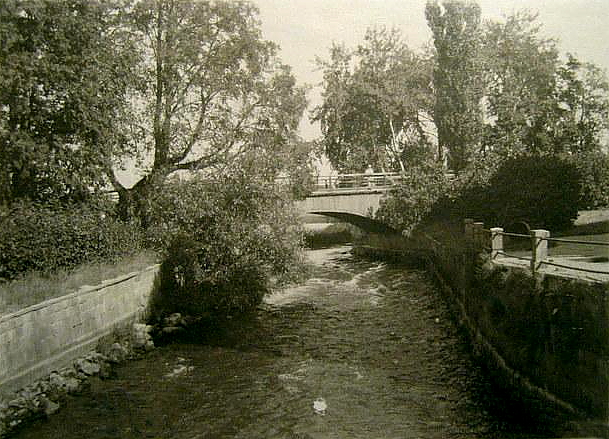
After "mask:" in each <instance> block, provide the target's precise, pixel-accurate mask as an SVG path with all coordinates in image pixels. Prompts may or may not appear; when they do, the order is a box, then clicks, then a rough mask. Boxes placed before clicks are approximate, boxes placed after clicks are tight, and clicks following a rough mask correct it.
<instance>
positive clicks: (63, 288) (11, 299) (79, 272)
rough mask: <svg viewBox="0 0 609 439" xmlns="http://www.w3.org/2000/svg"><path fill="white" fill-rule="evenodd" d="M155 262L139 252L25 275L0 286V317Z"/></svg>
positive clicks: (147, 253)
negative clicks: (106, 261) (66, 268)
mask: <svg viewBox="0 0 609 439" xmlns="http://www.w3.org/2000/svg"><path fill="white" fill-rule="evenodd" d="M157 262H158V256H157V254H156V253H154V252H152V251H143V252H141V253H138V254H136V255H133V256H128V257H125V258H123V259H122V260H120V261H119V262H116V263H91V264H84V265H82V266H80V267H78V268H76V269H74V270H69V271H68V270H65V271H63V270H62V271H59V272H55V273H52V274H47V273H38V272H33V273H28V274H26V275H25V276H24V277H23V278H21V279H17V280H14V281H12V282H7V283H2V284H0V315H2V314H8V313H11V312H15V311H18V310H20V309H23V308H27V307H28V306H31V305H35V304H37V303H40V302H43V301H45V300H49V299H53V298H55V297H61V296H64V295H66V294H70V293H72V292H74V291H76V290H78V289H79V288H80V287H82V286H84V285H98V284H100V283H101V282H102V281H104V280H107V279H112V278H115V277H118V276H121V275H124V274H128V273H131V272H134V271H140V270H142V269H144V268H146V267H148V266H150V265H153V264H155V263H157Z"/></svg>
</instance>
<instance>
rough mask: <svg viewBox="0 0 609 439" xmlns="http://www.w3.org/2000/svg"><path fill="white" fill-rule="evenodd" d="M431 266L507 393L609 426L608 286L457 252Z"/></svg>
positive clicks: (441, 254) (438, 255) (439, 253)
mask: <svg viewBox="0 0 609 439" xmlns="http://www.w3.org/2000/svg"><path fill="white" fill-rule="evenodd" d="M430 262H431V263H430V267H431V269H432V270H433V271H434V272H435V273H436V274H437V275H438V277H439V278H440V280H441V281H442V282H443V284H444V286H445V290H446V291H447V293H448V295H449V296H450V298H451V299H452V300H454V301H455V302H456V304H457V309H458V311H459V313H460V318H461V321H462V322H463V323H464V324H465V326H466V327H467V328H468V330H469V332H470V335H471V337H472V340H473V342H474V346H475V347H476V350H477V351H478V353H479V354H480V355H481V356H482V357H484V360H485V362H486V363H487V365H488V366H489V370H491V371H496V378H498V380H499V381H500V382H501V384H504V385H505V387H506V389H509V390H511V391H512V393H513V394H517V395H519V397H522V398H525V399H528V398H541V399H545V400H546V401H548V402H552V403H555V404H556V405H557V406H559V407H562V408H565V409H568V410H573V411H575V412H579V413H583V414H586V415H587V416H591V417H592V418H594V419H597V420H598V421H600V422H601V423H603V424H606V425H609V285H608V284H606V283H605V284H601V283H592V282H584V281H577V280H573V279H565V278H560V277H556V276H548V275H546V276H543V277H539V276H533V275H531V274H530V272H528V271H527V270H522V269H518V268H509V267H501V266H495V265H493V264H491V263H490V261H489V260H485V259H484V258H482V259H481V258H480V255H479V254H477V253H476V252H472V251H467V250H465V251H457V250H455V249H454V248H453V249H448V250H446V249H445V250H441V249H436V252H435V256H434V258H433V259H432V260H431V261H430Z"/></svg>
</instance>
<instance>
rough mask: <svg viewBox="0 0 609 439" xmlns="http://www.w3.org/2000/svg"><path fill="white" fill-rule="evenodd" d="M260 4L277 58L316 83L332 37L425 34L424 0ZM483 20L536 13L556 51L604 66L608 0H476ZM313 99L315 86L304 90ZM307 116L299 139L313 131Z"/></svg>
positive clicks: (420, 38)
mask: <svg viewBox="0 0 609 439" xmlns="http://www.w3.org/2000/svg"><path fill="white" fill-rule="evenodd" d="M252 1H253V2H254V3H256V4H257V5H258V7H259V8H260V19H261V20H262V30H263V32H264V37H265V38H266V39H268V40H271V41H275V42H276V43H278V44H279V45H280V46H281V58H282V60H283V61H284V62H285V63H287V64H289V65H291V66H292V68H293V70H294V74H295V75H296V77H297V79H298V81H299V82H301V83H308V84H311V85H316V84H318V83H319V82H320V81H321V79H322V78H321V72H319V71H315V64H314V60H315V56H321V57H322V58H327V57H328V49H329V47H330V45H331V44H332V41H336V42H343V43H345V44H346V45H347V47H355V46H356V45H357V44H359V43H360V42H362V41H363V37H364V33H365V31H366V29H367V28H368V27H371V26H376V25H384V26H387V27H389V28H391V27H397V28H399V29H400V30H401V31H402V33H403V35H404V39H405V41H406V43H407V44H408V45H409V46H410V47H411V48H412V49H419V48H421V47H422V46H424V45H425V44H426V43H427V42H428V41H429V40H430V38H431V33H430V31H429V29H428V28H427V23H426V21H425V12H424V11H425V4H426V0H252ZM478 3H479V4H480V7H481V9H482V17H483V19H495V20H497V19H501V18H502V17H503V16H504V15H509V14H511V13H512V12H515V11H518V10H521V9H529V10H531V11H533V12H538V13H539V17H538V21H539V22H540V23H541V24H542V25H543V27H542V31H543V33H544V35H545V36H547V37H553V38H557V39H558V40H559V47H560V49H561V52H562V53H566V52H571V53H574V54H575V55H576V56H577V57H578V58H579V59H580V60H583V61H591V62H594V63H595V64H597V65H599V66H600V67H602V68H604V69H605V70H607V71H609V0H478ZM309 99H310V101H311V103H312V104H313V105H315V104H319V90H318V89H317V90H313V91H311V92H310V94H309ZM306 119H307V120H305V121H303V123H302V124H301V135H302V136H303V137H304V138H305V139H312V138H314V137H317V136H319V129H318V127H316V126H312V125H310V124H309V123H308V117H307V118H306Z"/></svg>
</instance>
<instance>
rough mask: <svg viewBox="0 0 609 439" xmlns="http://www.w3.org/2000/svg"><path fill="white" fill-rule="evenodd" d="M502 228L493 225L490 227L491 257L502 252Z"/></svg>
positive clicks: (493, 257)
mask: <svg viewBox="0 0 609 439" xmlns="http://www.w3.org/2000/svg"><path fill="white" fill-rule="evenodd" d="M502 233H503V228H501V227H493V228H492V229H491V259H495V258H496V257H497V256H499V253H501V252H503V235H502Z"/></svg>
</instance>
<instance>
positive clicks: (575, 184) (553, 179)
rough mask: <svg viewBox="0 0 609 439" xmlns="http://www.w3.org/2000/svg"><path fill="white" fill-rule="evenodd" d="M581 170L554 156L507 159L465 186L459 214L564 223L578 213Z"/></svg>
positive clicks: (490, 220) (554, 227) (537, 224)
mask: <svg viewBox="0 0 609 439" xmlns="http://www.w3.org/2000/svg"><path fill="white" fill-rule="evenodd" d="M580 181H581V177H580V173H579V171H578V170H577V168H576V166H575V165H574V164H573V163H572V162H570V161H569V160H566V159H564V158H560V157H556V156H522V157H518V158H512V159H508V160H506V161H505V162H503V163H502V164H501V166H500V167H499V169H498V170H497V172H496V173H495V174H494V175H493V176H492V177H491V178H490V179H489V180H488V184H487V185H485V186H473V187H469V188H465V189H464V191H463V193H462V194H461V195H460V196H459V197H458V198H457V200H456V202H455V209H456V210H457V213H458V214H459V216H461V217H462V218H465V217H470V218H474V219H476V220H482V221H484V222H485V224H486V225H487V226H488V227H494V226H498V227H505V228H509V227H510V226H511V225H513V224H516V223H520V222H525V223H527V224H528V225H529V226H530V227H531V228H544V229H548V230H551V231H558V230H562V229H565V228H566V227H569V226H571V225H572V223H573V221H574V220H575V219H576V218H577V214H578V209H579V206H580Z"/></svg>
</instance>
